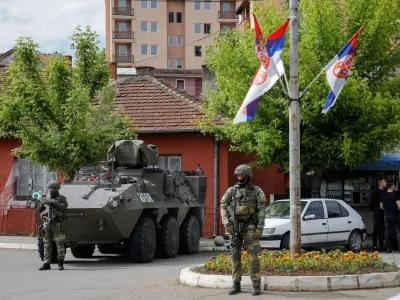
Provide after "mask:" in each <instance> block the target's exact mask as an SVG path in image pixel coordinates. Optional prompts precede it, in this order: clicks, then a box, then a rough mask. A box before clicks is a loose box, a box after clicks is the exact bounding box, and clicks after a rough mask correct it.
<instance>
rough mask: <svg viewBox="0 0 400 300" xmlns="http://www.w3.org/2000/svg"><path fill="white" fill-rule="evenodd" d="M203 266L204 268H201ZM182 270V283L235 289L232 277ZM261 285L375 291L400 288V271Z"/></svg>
mask: <svg viewBox="0 0 400 300" xmlns="http://www.w3.org/2000/svg"><path fill="white" fill-rule="evenodd" d="M198 266H203V265H198ZM193 267H195V266H192V267H187V268H184V269H182V270H181V273H180V276H179V282H180V283H181V284H182V285H186V286H193V287H207V288H217V289H227V288H230V287H231V286H232V276H231V275H207V274H200V273H195V272H192V271H191V268H193ZM241 285H242V286H243V287H252V283H251V280H250V276H243V277H242V282H241ZM261 286H263V287H264V290H266V291H285V292H323V291H337V290H355V289H372V288H385V287H397V286H400V272H390V273H371V274H361V275H336V276H262V277H261Z"/></svg>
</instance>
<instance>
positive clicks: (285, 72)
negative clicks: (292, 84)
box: [283, 70, 289, 90]
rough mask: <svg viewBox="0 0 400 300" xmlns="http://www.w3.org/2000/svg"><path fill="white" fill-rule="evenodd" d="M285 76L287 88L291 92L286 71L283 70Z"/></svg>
mask: <svg viewBox="0 0 400 300" xmlns="http://www.w3.org/2000/svg"><path fill="white" fill-rule="evenodd" d="M283 76H284V78H285V83H286V87H287V89H288V90H289V83H288V80H287V77H286V72H285V70H283Z"/></svg>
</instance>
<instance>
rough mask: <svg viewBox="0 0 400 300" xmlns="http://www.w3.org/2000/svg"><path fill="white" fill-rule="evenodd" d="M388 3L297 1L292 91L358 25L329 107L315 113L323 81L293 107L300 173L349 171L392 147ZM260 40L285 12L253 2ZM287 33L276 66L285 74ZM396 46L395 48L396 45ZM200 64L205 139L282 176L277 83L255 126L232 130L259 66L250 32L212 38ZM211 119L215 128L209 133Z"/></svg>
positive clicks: (398, 29) (393, 21)
mask: <svg viewBox="0 0 400 300" xmlns="http://www.w3.org/2000/svg"><path fill="white" fill-rule="evenodd" d="M397 2H398V1H391V0H372V1H369V0H368V1H367V0H341V1H331V0H309V1H300V7H299V14H300V20H301V22H300V27H299V60H298V62H299V85H300V91H301V90H302V89H304V88H305V87H306V86H307V85H308V84H309V83H310V82H311V80H312V79H313V78H314V77H315V76H316V75H317V74H318V73H319V72H320V71H321V69H322V68H323V67H324V66H325V65H326V64H327V63H328V62H329V61H330V60H331V59H332V58H333V57H334V56H335V55H336V54H337V53H338V51H339V50H340V49H341V48H342V47H343V46H344V45H345V43H346V42H347V41H348V40H349V39H350V38H351V37H352V36H353V35H354V33H355V32H356V31H357V30H358V29H359V28H360V27H361V26H362V25H365V26H366V28H365V29H364V31H362V32H361V34H360V36H359V39H358V43H357V54H356V57H355V62H354V64H353V68H352V73H351V75H350V77H349V79H348V81H347V83H346V85H345V87H344V89H343V90H342V92H341V94H340V95H339V98H338V100H337V102H336V104H335V106H334V107H333V108H331V109H330V110H329V112H328V113H327V114H321V110H322V107H323V105H324V102H325V99H326V97H327V95H328V92H329V87H328V85H327V82H326V76H325V74H323V75H322V76H321V77H320V78H319V80H317V81H316V82H315V84H314V85H313V86H312V88H311V89H310V90H309V91H308V93H307V94H306V96H305V97H304V98H303V99H302V106H301V162H302V168H303V169H316V170H321V171H326V170H332V169H346V168H354V167H356V166H357V165H359V164H361V163H363V162H365V161H372V160H375V159H377V158H378V157H379V156H380V155H381V154H382V152H384V151H390V150H392V149H393V148H394V147H395V146H396V145H398V144H399V142H400V134H399V133H400V110H399V109H398V107H399V91H400V89H399V87H400V78H399V77H400V76H399V74H398V73H396V69H397V70H398V69H399V68H400V46H399V44H398V41H399V34H400V26H399V23H398V21H397V20H399V19H400V11H399V10H398V9H397V7H398V3H397ZM252 4H253V5H254V13H255V15H256V16H257V19H258V22H259V24H260V26H261V29H262V31H263V33H264V37H266V36H267V35H268V34H270V33H271V32H272V31H273V30H275V29H276V28H278V27H279V26H280V25H281V24H282V23H283V22H284V21H285V18H286V16H287V12H288V7H287V5H286V6H285V5H284V6H283V7H282V6H277V4H276V3H275V2H274V1H271V2H253V3H252ZM289 38H290V30H289V28H288V30H287V35H286V39H285V47H284V50H283V52H282V59H283V61H284V63H285V70H286V73H287V74H289ZM396 40H397V45H396ZM206 62H207V64H208V67H209V68H210V70H211V71H213V72H215V79H216V85H217V87H218V91H217V92H210V93H209V98H208V99H207V101H205V103H204V107H203V108H204V112H205V114H206V115H207V117H206V118H205V119H204V120H202V121H201V123H200V126H201V127H202V129H203V130H204V131H205V132H210V133H214V134H216V135H217V137H219V138H221V139H222V138H225V139H229V140H230V141H231V142H232V149H233V150H239V151H243V152H252V153H255V154H257V161H256V162H254V164H255V165H260V166H265V165H268V164H271V163H277V164H281V165H282V166H284V167H285V168H286V169H288V121H289V120H288V112H287V111H288V109H287V108H288V102H287V100H286V99H285V98H284V97H283V94H282V92H281V86H280V84H279V82H277V83H276V84H275V86H274V87H273V88H272V89H271V90H270V91H268V92H267V93H266V94H264V95H263V96H262V97H261V100H260V102H259V104H258V109H257V114H256V117H255V120H253V121H251V122H246V123H240V124H237V125H233V124H232V120H233V118H234V117H235V115H236V113H237V111H238V109H239V107H240V105H241V103H242V101H243V99H244V97H245V95H246V93H247V90H248V88H249V85H250V82H251V80H252V77H253V75H254V73H255V71H256V70H257V68H258V66H259V65H260V63H259V61H258V59H257V57H256V55H255V50H254V31H252V30H251V29H249V28H247V29H246V30H245V31H244V32H237V31H233V30H232V31H229V32H227V33H224V34H222V35H219V36H217V37H215V38H214V41H213V45H212V46H211V47H209V48H208V55H207V56H206ZM216 118H219V119H220V120H221V121H222V122H223V126H220V127H218V126H216V125H215V124H214V121H213V120H215V119H216Z"/></svg>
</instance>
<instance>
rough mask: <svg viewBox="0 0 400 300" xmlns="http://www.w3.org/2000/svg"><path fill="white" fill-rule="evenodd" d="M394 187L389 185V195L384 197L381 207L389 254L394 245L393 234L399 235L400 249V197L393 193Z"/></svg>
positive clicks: (399, 243)
mask: <svg viewBox="0 0 400 300" xmlns="http://www.w3.org/2000/svg"><path fill="white" fill-rule="evenodd" d="M393 191H394V185H393V183H392V182H390V183H388V184H387V193H386V194H384V195H383V197H382V202H381V204H380V207H381V208H382V209H383V210H384V214H385V244H386V248H387V252H388V253H392V249H393V248H394V246H395V245H393V243H392V241H391V233H392V232H394V231H395V232H396V233H397V243H398V245H399V248H400V215H399V210H400V196H399V195H398V194H397V193H393Z"/></svg>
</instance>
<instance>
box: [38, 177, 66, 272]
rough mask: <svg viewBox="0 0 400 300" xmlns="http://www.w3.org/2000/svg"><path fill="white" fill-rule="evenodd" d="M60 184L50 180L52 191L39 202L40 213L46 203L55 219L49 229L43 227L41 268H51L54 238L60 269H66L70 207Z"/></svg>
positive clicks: (41, 269)
mask: <svg viewBox="0 0 400 300" xmlns="http://www.w3.org/2000/svg"><path fill="white" fill-rule="evenodd" d="M60 187H61V186H60V184H59V183H58V182H57V181H50V182H49V184H48V188H49V191H50V197H46V198H44V199H43V200H41V201H40V202H39V204H38V208H37V209H38V211H39V213H41V212H43V211H44V210H45V205H46V204H47V205H49V206H50V209H52V210H53V216H54V218H53V220H52V221H51V223H50V224H51V225H50V228H49V229H42V234H43V241H44V264H43V266H42V267H41V268H40V269H39V270H40V271H43V270H50V262H51V255H52V242H53V240H54V241H55V243H56V246H57V254H58V255H57V259H58V269H59V270H64V258H65V245H64V243H65V225H66V221H67V216H66V211H67V207H68V202H67V198H66V197H65V196H63V195H60V193H59V190H60Z"/></svg>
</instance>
